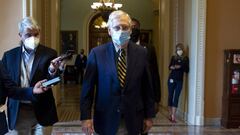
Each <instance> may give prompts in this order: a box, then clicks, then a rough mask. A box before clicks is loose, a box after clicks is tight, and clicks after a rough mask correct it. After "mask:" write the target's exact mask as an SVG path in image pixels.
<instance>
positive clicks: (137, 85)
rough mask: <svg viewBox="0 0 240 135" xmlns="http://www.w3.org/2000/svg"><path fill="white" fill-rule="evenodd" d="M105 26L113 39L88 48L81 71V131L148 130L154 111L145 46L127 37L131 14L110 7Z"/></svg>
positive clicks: (106, 134) (109, 134)
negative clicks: (110, 10)
mask: <svg viewBox="0 0 240 135" xmlns="http://www.w3.org/2000/svg"><path fill="white" fill-rule="evenodd" d="M107 26H108V33H109V35H110V36H111V39H112V42H109V43H106V44H104V45H100V46H98V47H95V48H93V49H92V50H91V52H90V54H89V57H88V61H87V66H86V71H85V74H84V79H83V86H82V93H81V98H80V110H81V120H82V128H83V131H84V132H85V133H86V134H92V133H94V132H96V133H97V134H100V135H115V134H121V135H124V134H129V135H139V134H140V133H142V132H144V133H145V132H148V131H149V130H150V129H151V127H152V125H153V121H152V118H153V117H155V111H154V95H153V89H152V85H151V77H150V73H149V69H148V61H147V50H146V49H144V48H143V47H141V46H138V45H136V44H135V43H133V42H131V41H129V40H130V34H131V18H130V16H129V15H128V14H127V13H126V12H124V11H121V10H117V11H113V12H112V13H111V14H110V16H109V19H108V23H107ZM95 86H96V89H95ZM93 102H94V116H93V118H92V115H91V114H92V105H93Z"/></svg>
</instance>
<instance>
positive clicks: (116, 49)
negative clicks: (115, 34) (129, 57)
mask: <svg viewBox="0 0 240 135" xmlns="http://www.w3.org/2000/svg"><path fill="white" fill-rule="evenodd" d="M113 46H114V48H115V51H116V52H118V51H119V50H120V48H118V46H117V45H115V44H114V43H113ZM127 48H128V45H127V46H126V47H125V48H123V49H124V50H125V52H127Z"/></svg>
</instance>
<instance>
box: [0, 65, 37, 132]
mask: <svg viewBox="0 0 240 135" xmlns="http://www.w3.org/2000/svg"><path fill="white" fill-rule="evenodd" d="M7 97H11V98H14V99H21V100H30V101H36V98H35V96H34V95H33V93H32V88H18V87H17V84H16V83H15V82H14V81H12V80H11V77H10V75H9V74H8V72H7V71H6V69H5V67H4V65H3V64H2V61H0V105H3V104H5V101H6V98H7ZM0 121H1V122H0V135H3V134H5V133H7V132H8V127H7V122H6V116H5V112H0Z"/></svg>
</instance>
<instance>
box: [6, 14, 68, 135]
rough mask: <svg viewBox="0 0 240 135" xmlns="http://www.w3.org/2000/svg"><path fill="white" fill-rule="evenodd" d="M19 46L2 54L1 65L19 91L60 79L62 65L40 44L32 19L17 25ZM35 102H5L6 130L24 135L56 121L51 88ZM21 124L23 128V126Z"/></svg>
mask: <svg viewBox="0 0 240 135" xmlns="http://www.w3.org/2000/svg"><path fill="white" fill-rule="evenodd" d="M18 28H19V37H20V39H21V41H20V45H19V46H18V47H16V48H13V49H11V50H9V51H7V52H5V53H4V55H3V58H2V62H3V65H4V66H5V68H6V70H7V72H8V73H9V74H10V77H11V79H12V80H13V81H14V82H15V83H16V84H17V86H18V87H33V85H34V84H36V82H38V81H39V80H42V79H51V78H54V77H56V76H58V75H59V73H60V70H59V68H60V67H61V65H64V64H63V61H61V58H60V57H57V52H56V51H55V50H53V49H51V48H48V47H46V46H44V45H42V44H40V28H39V26H38V24H37V23H36V21H35V20H34V19H33V18H31V17H25V18H23V19H22V20H21V22H19V24H18ZM37 97H38V100H37V102H31V101H29V100H16V99H13V98H8V104H7V105H8V106H7V107H8V108H7V109H8V111H7V113H8V126H9V129H10V130H11V131H10V133H15V132H16V131H17V132H18V133H19V134H24V135H27V134H29V132H30V130H31V129H33V130H35V129H36V127H37V128H38V129H42V126H50V125H53V124H54V123H55V122H57V121H58V117H57V111H56V106H55V100H54V97H53V92H52V90H51V88H50V89H49V90H48V91H46V92H44V93H42V94H39V95H38V96H37ZM23 123H24V124H23Z"/></svg>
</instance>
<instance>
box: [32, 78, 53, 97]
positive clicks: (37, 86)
mask: <svg viewBox="0 0 240 135" xmlns="http://www.w3.org/2000/svg"><path fill="white" fill-rule="evenodd" d="M46 81H47V80H46V79H45V80H42V81H38V82H37V83H36V84H35V86H34V88H33V93H34V94H41V93H44V92H45V91H47V90H48V89H49V88H47V87H43V86H42V83H43V82H46Z"/></svg>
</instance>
